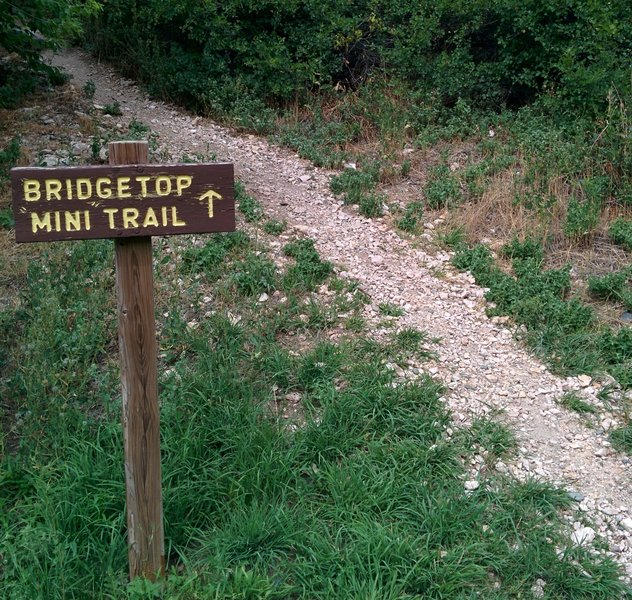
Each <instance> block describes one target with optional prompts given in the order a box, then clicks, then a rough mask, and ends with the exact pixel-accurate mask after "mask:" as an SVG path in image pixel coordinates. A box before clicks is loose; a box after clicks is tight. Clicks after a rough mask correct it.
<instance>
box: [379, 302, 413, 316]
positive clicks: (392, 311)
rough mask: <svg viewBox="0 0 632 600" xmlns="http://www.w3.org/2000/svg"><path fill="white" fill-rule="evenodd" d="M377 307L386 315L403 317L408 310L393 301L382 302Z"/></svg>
mask: <svg viewBox="0 0 632 600" xmlns="http://www.w3.org/2000/svg"><path fill="white" fill-rule="evenodd" d="M377 309H378V310H379V311H380V314H381V315H382V316H384V317H402V316H403V315H404V314H406V311H405V310H404V309H403V308H402V307H401V306H397V304H393V303H391V302H380V304H378V306H377Z"/></svg>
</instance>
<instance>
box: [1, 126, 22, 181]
mask: <svg viewBox="0 0 632 600" xmlns="http://www.w3.org/2000/svg"><path fill="white" fill-rule="evenodd" d="M20 148H21V142H20V138H19V137H18V136H17V135H16V136H14V137H13V138H12V139H11V141H10V142H9V143H8V144H7V146H6V147H5V148H4V149H3V150H0V181H2V180H3V179H8V178H9V171H10V170H11V167H14V166H15V165H16V164H17V162H18V160H19V159H20V155H21V152H22V151H21V149H20Z"/></svg>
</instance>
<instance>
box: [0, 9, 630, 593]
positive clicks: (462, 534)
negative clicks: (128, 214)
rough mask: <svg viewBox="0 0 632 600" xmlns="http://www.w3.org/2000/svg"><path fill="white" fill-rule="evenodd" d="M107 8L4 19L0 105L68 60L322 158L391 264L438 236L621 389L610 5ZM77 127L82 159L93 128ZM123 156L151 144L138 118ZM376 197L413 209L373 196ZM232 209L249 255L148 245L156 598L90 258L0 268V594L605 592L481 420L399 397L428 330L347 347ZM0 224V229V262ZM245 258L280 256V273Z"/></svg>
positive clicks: (306, 268) (336, 315)
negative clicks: (158, 559) (153, 297)
mask: <svg viewBox="0 0 632 600" xmlns="http://www.w3.org/2000/svg"><path fill="white" fill-rule="evenodd" d="M101 8H102V10H99V6H98V5H97V3H95V2H91V1H88V2H80V1H78V0H77V1H76V0H42V1H37V2H36V1H30V0H26V1H24V2H20V3H19V5H18V4H17V3H14V2H13V3H12V2H3V1H2V0H0V49H1V51H2V56H1V59H2V60H1V62H0V106H2V107H7V106H12V105H15V104H16V103H18V102H19V99H20V97H22V96H23V95H24V93H25V92H27V91H29V90H32V89H34V88H35V86H36V85H37V83H40V82H42V81H45V82H46V81H48V82H55V81H60V80H61V78H60V77H59V74H58V73H57V72H55V71H54V70H51V69H50V68H48V67H46V65H45V63H44V62H42V60H41V57H42V52H43V51H45V50H47V49H54V48H56V47H58V46H59V44H60V43H61V42H62V41H63V40H65V39H76V40H80V41H81V42H82V43H84V44H85V45H86V46H88V47H89V48H91V49H92V50H93V51H94V52H95V53H96V54H97V55H98V56H100V57H102V58H106V59H109V60H111V61H113V62H114V63H115V64H117V65H118V66H119V68H120V69H121V70H122V71H124V72H125V73H126V74H127V75H131V76H134V77H137V78H138V79H140V80H141V81H142V82H144V84H145V85H146V86H147V87H148V89H149V90H150V91H151V92H152V93H153V94H155V95H158V96H161V97H163V98H167V99H169V100H172V101H176V102H178V103H181V104H183V105H185V106H187V107H189V108H191V109H193V110H196V111H199V112H200V113H203V114H206V115H210V116H213V117H219V118H221V119H224V120H226V121H228V122H229V123H232V124H233V125H237V126H239V127H242V128H245V129H249V130H253V131H256V132H258V133H263V134H266V135H270V136H271V137H273V138H274V139H275V140H276V141H278V142H280V143H283V144H286V145H289V146H291V147H292V148H294V149H296V151H297V152H298V153H299V154H301V155H302V156H304V157H306V158H308V159H309V160H311V161H312V162H313V163H314V164H316V165H319V166H326V167H335V168H338V167H342V166H343V165H344V164H345V163H347V168H345V169H344V170H343V171H342V172H341V173H340V174H339V175H337V176H336V177H334V178H333V179H332V183H331V187H332V191H333V192H334V193H336V194H339V195H340V196H341V198H342V200H343V201H344V202H345V203H346V204H350V205H358V208H359V211H360V212H361V214H363V215H365V216H366V217H384V218H385V219H392V224H393V226H395V227H397V228H398V229H399V230H400V231H401V232H402V235H406V236H410V237H411V240H412V241H413V242H414V243H417V242H418V241H419V240H420V239H422V238H420V237H418V236H419V235H420V234H422V233H423V231H424V228H425V221H426V219H428V218H431V219H433V218H434V217H435V216H439V217H440V219H439V220H441V221H443V222H445V223H447V227H446V228H445V229H444V230H443V231H440V232H439V239H443V241H444V243H446V244H447V245H449V246H450V247H452V248H453V249H454V250H455V256H454V261H453V262H454V265H455V266H456V267H457V268H461V269H467V270H469V271H471V272H472V273H473V275H474V276H475V277H476V278H477V280H478V281H479V283H481V285H484V286H485V287H487V288H489V292H488V300H489V301H490V302H492V303H493V309H492V310H493V311H494V314H504V315H510V316H511V317H512V319H513V320H514V321H515V323H516V324H517V325H518V326H519V327H520V328H519V332H520V335H522V336H523V337H524V338H525V339H526V340H527V342H528V343H530V344H531V345H532V347H533V348H535V350H536V351H538V352H539V353H541V355H542V356H543V357H545V358H546V359H547V360H548V361H549V363H550V364H551V366H552V367H553V368H555V369H557V370H558V371H560V372H563V373H577V372H590V373H599V374H603V373H606V372H607V373H610V375H611V376H612V377H613V383H612V384H611V385H610V386H606V388H604V390H611V389H613V388H614V387H616V386H619V387H624V388H625V387H630V386H632V380H631V379H630V373H631V372H632V369H631V367H632V335H630V328H629V325H624V324H622V323H621V322H620V321H619V319H618V314H619V313H620V312H621V311H628V312H629V311H630V307H631V305H632V290H631V287H630V279H631V271H630V267H629V258H630V252H632V222H631V221H630V207H631V206H632V138H631V136H630V123H631V119H630V117H629V106H630V102H631V101H632V89H631V76H632V71H631V68H630V64H631V59H632V6H630V4H629V2H623V1H612V2H608V3H595V2H593V1H590V0H546V1H537V0H526V1H523V2H516V1H515V0H485V1H482V0H481V1H469V2H454V1H452V2H448V1H446V0H440V1H438V2H425V1H424V2H413V1H412V0H403V1H399V2H395V1H391V0H388V1H387V0H384V1H375V0H357V1H353V2H340V1H339V0H336V1H334V0H319V1H318V2H317V1H315V0H303V1H300V0H288V1H285V0H283V1H282V0H264V1H258V2H254V1H252V0H227V1H226V2H222V3H215V2H192V1H190V0H178V1H176V2H163V1H161V0H149V1H145V2H136V1H134V0H131V1H125V2H123V1H121V0H109V1H107V2H103V3H102V7H101ZM82 27H83V30H84V32H85V35H84V36H83V37H81V30H82ZM89 84H90V82H88V84H86V86H85V87H84V89H83V93H84V94H85V97H86V99H90V100H91V99H92V97H93V96H94V93H95V89H94V84H92V85H89ZM81 110H82V113H83V114H87V113H89V112H90V109H89V108H85V107H81ZM104 110H105V112H107V113H108V114H110V115H113V116H117V115H120V114H121V107H120V106H118V104H116V103H114V104H112V105H109V106H107V107H105V109H104ZM73 119H74V117H73ZM90 130H91V131H92V132H93V134H94V137H93V143H92V153H93V158H94V159H95V160H97V159H99V156H100V144H101V141H102V140H103V139H107V136H108V135H112V132H109V133H106V134H104V135H103V136H102V135H101V133H103V132H101V133H99V134H95V133H94V132H95V131H98V130H97V129H96V128H94V127H92V128H90ZM132 130H133V132H132ZM132 134H133V135H140V136H145V137H149V139H150V142H151V141H152V138H151V135H152V134H151V131H150V130H149V128H148V127H147V126H145V125H144V124H142V123H140V122H138V121H134V122H133V123H131V124H130V125H129V131H128V132H126V135H132ZM5 138H6V143H4V148H3V149H2V150H0V168H1V171H0V177H2V178H6V174H7V171H8V168H9V167H10V166H12V165H13V164H15V163H16V162H17V161H18V160H19V159H20V156H21V152H22V149H21V140H20V138H19V136H17V135H15V134H14V133H13V132H12V133H11V135H9V136H5ZM153 143H155V138H153ZM398 185H404V186H407V187H406V190H407V191H406V194H404V197H403V198H402V197H401V194H400V197H399V199H397V198H396V199H395V200H394V199H393V198H394V197H396V194H394V192H393V190H394V189H395V191H397V190H396V188H397V186H398ZM237 192H238V193H237V199H238V203H239V206H240V209H241V214H242V217H243V220H244V221H245V222H246V223H248V224H249V225H248V227H251V228H254V231H255V232H256V235H255V236H250V235H248V234H247V233H246V231H240V232H239V233H237V234H234V235H227V236H213V237H212V238H209V240H207V242H206V243H205V244H203V245H190V244H189V245H184V246H183V247H182V248H180V247H178V248H177V250H176V252H174V253H170V252H166V248H162V251H163V252H162V254H161V261H160V262H161V265H160V270H159V271H158V286H159V289H160V290H161V294H162V295H160V296H159V302H160V304H159V309H160V313H161V314H163V315H166V316H165V319H164V321H162V327H163V329H162V332H161V341H162V344H161V350H162V354H161V371H162V373H163V375H162V380H161V386H162V395H161V401H162V418H163V427H162V434H163V449H164V460H163V465H164V488H165V517H166V531H167V538H168V539H167V542H168V560H169V568H170V577H169V579H168V580H167V581H166V582H160V583H158V584H152V583H150V582H145V581H140V580H138V581H136V582H133V583H132V584H129V585H128V583H127V580H126V565H125V528H124V518H123V515H124V490H123V476H122V475H123V474H122V468H121V463H122V457H121V448H122V443H121V439H120V437H121V435H120V428H119V425H118V419H119V417H118V415H119V411H120V406H119V402H118V399H117V398H118V394H116V393H113V391H112V390H116V389H117V388H118V383H117V376H116V365H115V361H113V359H112V354H113V352H112V351H113V348H112V347H111V344H112V340H113V339H115V331H114V329H115V324H114V322H113V306H112V302H113V289H112V287H113V273H112V252H111V247H110V246H109V244H108V243H107V242H90V243H77V244H58V245H54V246H55V247H54V248H50V249H44V250H41V252H35V251H34V252H33V254H32V255H29V256H28V258H24V259H23V260H22V266H21V268H20V269H18V270H16V269H12V268H11V267H12V266H13V263H12V262H11V261H12V257H11V256H10V255H9V253H7V256H6V257H5V256H2V260H3V262H2V268H1V269H0V282H1V283H2V285H3V293H5V294H6V296H7V297H10V299H11V302H10V303H7V306H6V307H3V308H2V311H1V312H0V335H1V336H2V341H3V343H2V345H1V348H0V397H1V398H2V403H1V404H0V416H1V417H2V430H1V432H0V454H1V458H0V526H1V534H0V560H1V563H0V595H2V596H3V597H7V598H11V599H16V600H18V599H22V598H29V599H30V598H42V599H46V600H48V599H51V598H60V599H61V598H68V597H72V598H91V599H92V598H124V597H127V598H132V599H139V598H161V597H162V598H174V599H175V598H181V599H183V600H185V599H194V598H233V599H237V598H242V599H245V598H253V599H254V598H257V599H259V598H358V599H362V600H365V599H366V598H384V599H386V598H393V599H396V598H397V599H404V598H410V599H413V598H470V597H478V596H480V597H485V598H490V599H494V598H498V599H500V598H514V597H515V598H518V597H531V596H535V594H536V593H540V591H538V589H540V590H541V592H542V594H543V597H545V598H555V599H557V598H559V599H563V598H574V599H575V598H576V599H582V598H586V599H588V598H603V599H604V600H606V599H611V598H619V597H625V596H626V594H629V590H628V589H627V588H626V587H625V586H624V584H623V583H622V582H621V581H620V580H619V571H618V569H617V567H616V566H615V565H614V564H613V563H612V562H611V561H610V560H609V559H607V558H604V557H603V554H600V553H599V549H600V544H602V542H600V540H597V541H596V545H595V547H586V546H581V545H580V546H578V545H577V544H571V543H570V542H569V537H568V533H569V531H568V524H567V520H566V519H565V518H562V517H561V516H560V515H561V514H562V513H563V511H570V510H571V506H570V505H571V499H570V498H569V496H568V495H567V494H566V493H565V492H564V491H563V490H559V489H555V488H552V487H550V486H548V485H544V484H541V483H537V482H533V481H527V482H525V483H519V482H516V481H514V480H511V479H510V478H508V477H505V476H501V475H500V473H499V472H498V471H496V470H495V469H494V465H495V462H496V461H497V460H498V459H500V458H503V457H511V455H512V452H513V451H514V448H515V445H516V444H515V440H514V438H513V436H512V434H511V432H509V431H508V430H506V429H505V428H504V427H502V426H500V425H499V424H498V423H496V422H494V421H492V420H479V421H475V422H474V423H473V424H472V426H471V427H470V428H465V429H462V430H459V431H456V432H455V431H454V430H453V427H452V426H451V423H450V418H449V415H448V414H447V413H446V411H445V406H444V404H443V403H442V401H441V400H440V396H441V394H442V393H443V390H442V388H441V385H440V384H439V383H438V382H437V381H434V380H432V379H431V378H429V377H427V376H424V375H420V376H419V377H416V378H412V379H409V380H404V379H402V378H400V377H398V376H397V375H396V373H397V372H398V369H397V368H407V367H408V366H409V365H410V364H420V363H421V362H422V361H423V360H425V359H427V358H428V357H431V356H432V348H431V347H428V346H429V342H428V340H427V336H426V335H425V334H424V332H420V331H415V330H410V329H401V330H400V329H398V328H394V329H393V333H392V335H391V336H390V337H389V338H388V339H387V340H385V342H384V343H383V344H378V343H377V342H375V340H373V339H371V338H370V337H369V336H367V335H365V334H364V332H365V325H366V324H365V322H364V318H363V316H362V313H361V309H362V305H363V303H364V302H365V301H366V300H367V299H366V297H365V296H364V294H362V292H361V291H360V290H359V289H358V287H357V286H356V285H355V284H354V283H353V282H348V281H341V280H338V279H337V278H335V277H334V276H333V267H332V265H331V264H330V263H329V262H327V261H324V260H322V259H321V258H320V256H319V255H318V252H317V251H316V248H315V246H314V244H313V243H312V242H311V241H310V240H308V239H295V238H294V237H292V236H291V235H288V234H286V233H285V223H283V222H279V221H272V220H268V221H266V220H265V212H264V209H263V206H262V205H261V204H260V203H259V202H258V201H257V200H256V199H255V198H252V197H251V196H249V195H248V194H247V192H246V190H245V189H244V188H243V186H238V188H237ZM11 226H12V221H11V215H10V212H9V211H7V210H6V209H0V227H1V228H2V231H1V232H0V233H1V234H2V235H3V236H4V238H2V239H5V238H6V235H7V233H6V230H7V229H10V227H11ZM266 235H268V236H283V244H282V249H283V250H282V253H283V261H286V264H285V267H284V268H283V269H280V268H279V267H278V266H277V264H278V263H279V262H280V261H279V257H276V260H275V258H274V257H273V256H272V253H271V252H270V251H269V248H268V247H267V246H266V245H265V243H263V241H262V240H264V239H265V236H266ZM7 239H8V238H7ZM481 240H482V241H483V242H484V244H482V245H478V244H475V242H479V241H481ZM175 256H180V257H181V258H180V259H179V260H176V259H175ZM571 258H572V261H573V263H572V264H571V261H570V260H569V259H571ZM566 262H568V264H564V263H566ZM578 273H579V276H578V275H577V274H578ZM7 290H8V291H7ZM174 290H176V292H174ZM320 292H323V294H324V296H325V297H326V298H327V300H326V301H323V299H322V298H320V297H319V293H320ZM261 294H266V296H267V297H268V300H267V301H266V302H259V301H258V299H259V297H260V295H261ZM204 298H211V299H212V303H213V311H210V312H209V311H207V310H206V308H207V307H206V306H205V305H204V300H203V299H204ZM281 299H283V301H281ZM589 304H590V305H589ZM613 307H614V308H613ZM379 310H380V313H381V315H382V316H383V317H384V318H389V319H397V318H398V316H401V309H400V308H399V307H397V306H391V305H388V304H384V305H381V306H380V307H379ZM612 311H615V312H616V313H617V314H616V316H615V317H614V318H613V317H612V315H613V314H614V313H613V312H612ZM390 322H392V321H390V320H389V323H390ZM396 367H397V368H396ZM617 399H618V400H617V401H620V402H621V406H619V407H618V408H617V410H619V411H620V415H621V422H622V423H627V424H625V425H624V426H622V427H620V428H618V429H616V430H615V431H614V432H613V433H612V436H611V439H612V442H613V443H614V444H615V445H616V446H617V447H619V448H622V449H624V450H627V451H632V450H631V448H632V442H631V440H632V425H630V424H629V421H628V420H627V416H628V414H629V409H630V407H629V405H628V404H627V403H626V401H625V396H622V395H619V396H617ZM565 405H566V406H569V407H570V408H572V409H573V410H578V411H583V412H589V413H591V414H592V412H593V411H595V410H597V409H596V408H595V407H594V406H593V405H592V404H587V403H585V402H583V401H582V400H581V399H580V398H572V397H567V398H566V400H565ZM613 410H614V409H613ZM472 464H476V465H478V466H477V468H476V470H474V471H473V470H472V469H471V468H470V467H471V466H472ZM466 481H468V483H469V484H470V485H469V486H468V488H467V489H466V486H465V482H466ZM472 481H474V485H472ZM574 518H578V517H574ZM534 586H535V588H534ZM534 589H536V591H534Z"/></svg>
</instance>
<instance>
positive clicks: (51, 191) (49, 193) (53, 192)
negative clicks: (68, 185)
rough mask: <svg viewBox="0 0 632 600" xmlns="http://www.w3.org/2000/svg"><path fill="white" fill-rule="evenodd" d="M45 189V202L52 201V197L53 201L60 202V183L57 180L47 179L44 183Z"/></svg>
mask: <svg viewBox="0 0 632 600" xmlns="http://www.w3.org/2000/svg"><path fill="white" fill-rule="evenodd" d="M44 186H45V187H46V200H52V198H53V196H54V197H55V200H61V194H60V193H59V192H61V181H59V179H47V180H46V181H44Z"/></svg>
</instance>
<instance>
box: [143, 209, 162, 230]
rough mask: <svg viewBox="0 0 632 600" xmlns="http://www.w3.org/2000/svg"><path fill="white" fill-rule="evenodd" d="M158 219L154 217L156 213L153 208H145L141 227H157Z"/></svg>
mask: <svg viewBox="0 0 632 600" xmlns="http://www.w3.org/2000/svg"><path fill="white" fill-rule="evenodd" d="M158 225H159V223H158V219H157V218H156V213H155V212H154V209H153V208H148V209H147V214H146V215H145V219H144V220H143V227H149V226H151V227H158Z"/></svg>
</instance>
